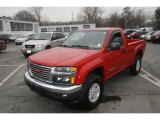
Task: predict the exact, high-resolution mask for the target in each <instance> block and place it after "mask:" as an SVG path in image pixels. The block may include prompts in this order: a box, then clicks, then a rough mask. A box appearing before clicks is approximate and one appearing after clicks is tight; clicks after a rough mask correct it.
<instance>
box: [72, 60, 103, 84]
mask: <svg viewBox="0 0 160 120" xmlns="http://www.w3.org/2000/svg"><path fill="white" fill-rule="evenodd" d="M98 67H103V60H102V59H101V58H96V59H94V60H91V61H89V62H87V63H85V64H84V65H83V66H82V67H80V68H79V71H78V75H77V79H76V81H75V84H83V83H84V82H85V80H86V78H87V76H88V74H89V73H90V72H91V71H93V70H94V69H96V68H98Z"/></svg>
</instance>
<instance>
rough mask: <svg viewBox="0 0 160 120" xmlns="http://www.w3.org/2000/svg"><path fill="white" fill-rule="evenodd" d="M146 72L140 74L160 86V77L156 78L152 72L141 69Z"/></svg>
mask: <svg viewBox="0 0 160 120" xmlns="http://www.w3.org/2000/svg"><path fill="white" fill-rule="evenodd" d="M141 70H142V71H143V72H144V73H145V74H141V73H140V74H139V76H141V77H143V78H145V79H146V80H148V81H149V82H151V83H153V84H154V85H156V86H158V87H160V80H159V79H158V78H156V77H155V76H153V75H151V74H150V73H148V72H147V71H145V70H144V69H141ZM149 77H150V78H149Z"/></svg>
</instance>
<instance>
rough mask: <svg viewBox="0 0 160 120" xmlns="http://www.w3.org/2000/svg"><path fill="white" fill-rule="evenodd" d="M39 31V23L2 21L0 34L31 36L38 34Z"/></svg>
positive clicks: (0, 22) (0, 21) (0, 20)
mask: <svg viewBox="0 0 160 120" xmlns="http://www.w3.org/2000/svg"><path fill="white" fill-rule="evenodd" d="M38 30H39V24H38V23H37V22H28V21H17V20H11V19H4V18H1V19H0V34H14V33H15V34H31V33H37V32H38Z"/></svg>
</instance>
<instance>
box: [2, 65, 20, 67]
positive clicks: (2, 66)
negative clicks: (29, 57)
mask: <svg viewBox="0 0 160 120" xmlns="http://www.w3.org/2000/svg"><path fill="white" fill-rule="evenodd" d="M12 66H19V65H0V67H12Z"/></svg>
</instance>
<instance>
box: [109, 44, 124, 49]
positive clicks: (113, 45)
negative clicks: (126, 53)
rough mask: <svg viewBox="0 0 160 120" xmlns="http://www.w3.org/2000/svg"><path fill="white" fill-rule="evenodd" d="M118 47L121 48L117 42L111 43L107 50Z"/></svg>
mask: <svg viewBox="0 0 160 120" xmlns="http://www.w3.org/2000/svg"><path fill="white" fill-rule="evenodd" d="M120 48H121V45H120V44H119V43H111V45H110V47H109V49H108V51H114V50H119V49H120Z"/></svg>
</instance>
